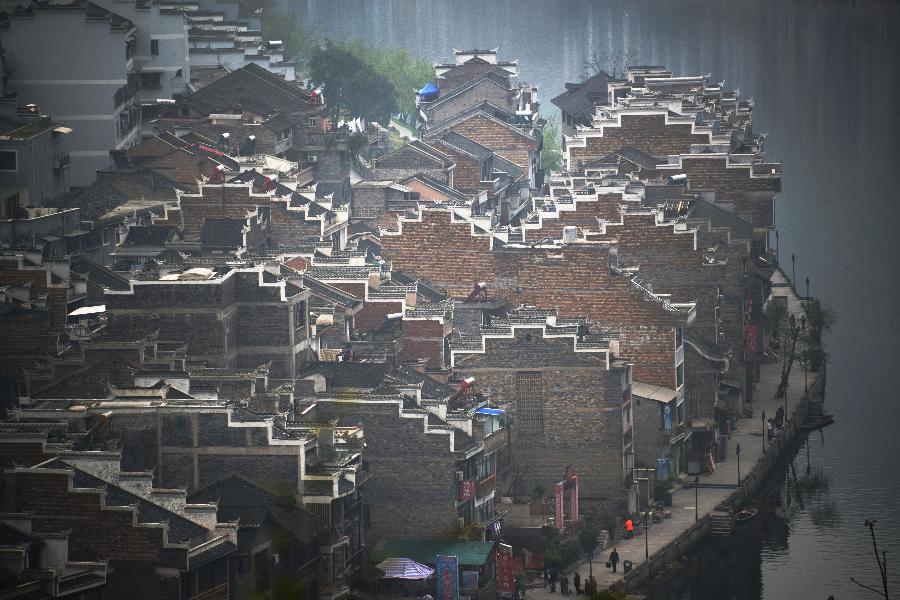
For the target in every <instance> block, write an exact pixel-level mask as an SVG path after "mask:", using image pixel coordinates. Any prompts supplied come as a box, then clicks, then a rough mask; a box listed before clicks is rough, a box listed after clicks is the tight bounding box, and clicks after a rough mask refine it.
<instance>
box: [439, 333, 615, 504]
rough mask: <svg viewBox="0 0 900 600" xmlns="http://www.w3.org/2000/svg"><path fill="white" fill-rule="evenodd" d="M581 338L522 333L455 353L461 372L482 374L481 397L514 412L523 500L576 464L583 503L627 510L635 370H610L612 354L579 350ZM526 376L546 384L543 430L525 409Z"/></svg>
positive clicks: (517, 468)
mask: <svg viewBox="0 0 900 600" xmlns="http://www.w3.org/2000/svg"><path fill="white" fill-rule="evenodd" d="M573 341H574V337H565V338H561V339H553V338H545V337H544V336H543V334H542V332H541V330H540V329H524V328H522V329H515V337H514V338H513V339H491V338H487V339H486V340H485V350H484V353H483V354H479V353H473V354H469V353H465V352H456V351H454V369H455V372H456V373H458V374H459V375H461V376H463V377H465V376H474V377H475V378H476V382H477V383H476V384H477V386H478V389H479V391H480V392H481V393H483V394H486V395H487V396H489V397H490V399H491V402H492V403H493V404H496V405H500V406H504V407H507V411H508V413H509V415H510V417H511V418H512V423H513V424H512V426H511V430H510V437H511V440H512V452H513V456H514V459H513V462H514V466H513V476H514V477H516V478H518V479H520V481H518V482H517V485H518V489H517V491H516V494H517V495H520V496H526V497H527V496H529V495H530V494H531V491H532V489H533V488H534V486H535V485H537V484H541V485H542V486H543V487H544V489H545V490H550V489H552V485H553V484H554V483H556V482H557V481H559V480H560V479H562V477H563V475H564V474H565V472H566V468H567V467H571V469H572V471H574V472H575V473H578V475H579V478H580V488H579V489H580V495H581V498H582V501H587V502H594V503H606V504H612V505H616V506H620V505H622V504H624V503H625V501H626V500H627V498H628V493H629V489H628V488H627V487H626V486H625V476H626V474H625V455H626V454H630V449H629V448H628V447H629V446H630V434H629V433H627V432H628V431H629V430H630V428H631V424H630V404H631V392H630V387H629V374H628V370H629V366H628V365H627V364H626V363H617V364H616V365H614V366H611V367H607V364H606V359H607V355H606V353H605V352H603V351H598V352H584V353H582V352H575V351H574V350H573ZM523 376H524V377H530V378H532V379H533V380H534V381H539V382H540V384H539V385H540V394H539V398H538V400H539V401H540V407H539V410H540V416H539V421H540V425H539V426H535V423H529V422H528V421H529V419H534V418H535V417H534V415H533V414H522V413H521V410H520V409H521V406H522V401H523V398H522V393H523V392H522V384H521V381H520V379H521V378H522V377H523ZM626 436H627V439H626Z"/></svg>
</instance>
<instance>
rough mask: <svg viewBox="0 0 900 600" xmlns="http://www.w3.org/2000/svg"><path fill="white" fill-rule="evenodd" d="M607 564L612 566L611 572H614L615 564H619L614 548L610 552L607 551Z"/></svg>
mask: <svg viewBox="0 0 900 600" xmlns="http://www.w3.org/2000/svg"><path fill="white" fill-rule="evenodd" d="M609 564H610V565H611V566H612V570H613V573H615V572H616V565H618V564H619V553H618V552H616V549H615V548H613V549H612V552H610V553H609Z"/></svg>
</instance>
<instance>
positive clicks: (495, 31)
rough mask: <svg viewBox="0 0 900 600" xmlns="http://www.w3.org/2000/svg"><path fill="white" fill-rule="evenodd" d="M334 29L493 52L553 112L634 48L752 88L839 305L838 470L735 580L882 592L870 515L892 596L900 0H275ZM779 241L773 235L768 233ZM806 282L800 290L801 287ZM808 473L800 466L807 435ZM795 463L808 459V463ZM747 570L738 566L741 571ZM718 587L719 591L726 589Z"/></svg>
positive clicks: (793, 589) (834, 447)
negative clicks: (600, 67)
mask: <svg viewBox="0 0 900 600" xmlns="http://www.w3.org/2000/svg"><path fill="white" fill-rule="evenodd" d="M275 1H276V2H279V3H280V6H281V7H283V8H284V9H286V10H290V11H291V12H292V13H294V14H295V15H296V18H297V19H298V20H300V21H302V22H305V23H308V24H312V25H315V26H317V27H320V28H321V29H323V30H324V31H325V32H327V33H328V34H330V35H333V36H336V37H363V38H367V39H369V40H371V41H373V42H376V43H378V44H384V45H391V46H399V47H403V48H406V49H408V50H410V51H413V52H416V53H418V54H420V55H422V56H423V57H425V58H427V59H428V60H429V61H433V62H437V61H442V62H443V61H447V60H450V58H451V54H452V50H453V48H459V49H464V48H469V49H471V48H495V47H499V48H500V51H501V56H502V57H503V58H506V59H518V61H519V68H520V79H521V80H523V81H528V82H529V83H534V84H537V85H538V86H539V87H540V93H541V100H542V103H543V111H544V112H545V113H546V114H551V113H552V112H553V106H552V105H551V104H550V98H552V97H553V96H555V95H557V94H559V93H560V92H561V91H562V90H563V84H564V83H565V82H566V81H577V80H578V78H579V75H580V73H581V72H582V69H583V64H584V61H585V59H586V57H588V56H589V55H590V54H591V53H596V54H598V55H611V54H614V53H616V52H622V51H625V52H630V53H631V55H632V56H633V57H634V62H640V63H642V64H661V65H666V66H668V67H669V68H670V69H672V70H673V71H674V72H675V73H677V74H690V75H693V74H703V73H708V72H711V73H712V77H713V81H721V80H723V79H724V80H725V81H726V84H727V85H728V86H733V87H739V88H740V89H741V93H742V95H743V96H745V97H753V98H754V100H755V108H754V127H755V129H756V130H757V131H761V132H762V131H768V132H770V135H769V137H768V143H767V154H768V157H769V158H770V159H774V160H781V161H783V162H784V176H783V192H782V194H781V195H780V197H779V200H778V208H777V223H778V229H779V234H780V235H779V246H780V248H779V254H780V257H781V262H782V265H784V266H785V270H786V271H787V272H788V273H789V274H790V271H791V260H790V257H791V254H792V253H793V254H794V255H795V256H796V276H797V279H798V280H799V281H801V282H805V278H806V277H809V279H810V291H811V293H812V294H813V295H815V296H818V297H820V298H821V299H822V300H823V301H824V302H825V303H827V304H828V305H830V306H831V307H833V308H834V309H835V311H836V312H837V314H838V319H839V320H838V323H837V325H836V326H835V328H834V330H833V331H832V333H831V335H830V337H829V339H828V344H829V346H830V353H831V367H830V368H829V371H828V375H829V380H828V401H827V407H828V410H829V412H832V413H834V415H835V417H836V419H837V424H836V425H834V426H832V427H830V428H828V429H827V430H826V431H825V433H824V441H822V440H821V439H820V438H819V437H817V436H814V437H813V438H812V441H811V444H810V463H811V466H812V472H813V473H818V472H819V470H821V473H822V475H823V476H824V480H826V481H827V482H828V485H827V486H824V489H818V488H817V489H816V490H815V491H814V492H811V494H812V495H813V496H814V498H813V499H811V500H809V501H807V502H803V503H802V504H803V505H802V507H801V506H799V503H798V502H797V501H796V500H795V501H794V502H793V503H792V504H791V506H790V507H785V508H784V510H780V511H779V512H778V515H780V514H782V513H783V514H784V518H782V517H780V516H777V515H771V516H769V517H768V518H767V519H766V520H765V527H763V528H762V529H763V530H762V534H761V544H759V545H758V546H761V548H760V549H758V550H756V551H758V552H760V553H761V554H760V557H759V559H757V560H749V561H744V562H745V563H746V564H749V565H750V566H751V567H750V570H751V571H755V572H754V573H751V574H750V575H749V579H747V578H745V576H743V575H742V576H741V577H740V582H741V583H740V585H739V586H738V588H740V589H736V590H732V591H731V592H729V595H731V596H733V597H735V598H741V599H747V600H756V599H765V600H777V599H783V598H790V599H791V600H806V599H810V600H812V599H815V600H824V599H825V598H826V597H827V596H828V595H829V594H834V595H835V597H836V598H839V599H848V598H866V597H872V598H876V597H877V596H875V594H873V593H871V592H867V591H865V590H862V589H861V588H858V587H856V586H855V585H854V584H853V583H851V582H850V580H849V578H850V577H857V578H859V579H861V580H863V581H864V582H866V583H868V584H871V585H876V584H878V582H879V576H878V570H877V567H876V565H875V560H874V558H873V554H872V545H871V539H870V538H869V536H868V531H867V530H866V529H865V528H864V526H863V521H864V519H866V518H874V519H877V521H878V524H877V529H876V531H877V534H878V535H879V542H880V545H881V548H882V549H883V550H886V551H887V552H888V564H889V572H890V574H891V577H890V578H891V586H892V591H893V592H894V593H895V594H900V477H898V475H897V471H895V469H897V468H898V464H897V463H898V460H897V459H898V458H900V416H898V415H900V411H898V407H897V406H896V405H895V404H894V403H895V402H898V400H900V398H898V394H897V389H898V387H900V385H898V379H897V375H898V374H900V351H898V350H897V344H898V340H900V276H898V272H900V270H898V267H897V263H896V262H895V261H896V260H898V259H900V235H898V225H897V222H898V215H900V205H898V204H900V194H898V193H897V192H896V189H895V187H894V186H893V183H894V182H893V181H892V175H895V174H896V173H898V172H900V153H898V150H900V111H898V106H900V4H897V3H894V2H877V1H871V2H867V1H863V0H859V1H856V2H849V1H834V0H832V1H828V0H807V1H796V2H790V1H787V0H769V1H766V0H746V1H741V0H733V1H728V2H714V1H682V2H674V1H672V0H657V1H651V0H632V1H627V0H611V1H597V2H588V1H579V0H561V1H558V2H549V1H548V2H538V1H535V0H452V1H450V0H447V1H446V2H438V1H436V0H433V1H424V0H423V1H419V2H416V1H415V0H371V1H365V0H275ZM773 245H774V236H773ZM804 287H805V284H802V285H800V286H798V288H799V289H800V291H801V292H803V291H805V290H804V289H803V288H804ZM797 461H798V472H799V474H800V476H801V478H802V477H803V473H805V469H806V464H805V463H806V455H805V449H804V450H803V452H802V453H801V454H800V455H799V456H798V458H797ZM801 467H802V468H801ZM745 575H746V574H745ZM708 597H710V598H713V597H716V598H719V597H724V596H722V595H721V593H716V594H715V595H709V596H708Z"/></svg>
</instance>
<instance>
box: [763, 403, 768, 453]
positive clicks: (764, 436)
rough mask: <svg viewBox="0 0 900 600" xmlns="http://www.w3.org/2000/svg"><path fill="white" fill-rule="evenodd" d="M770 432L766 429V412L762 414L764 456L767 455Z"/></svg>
mask: <svg viewBox="0 0 900 600" xmlns="http://www.w3.org/2000/svg"><path fill="white" fill-rule="evenodd" d="M767 433H768V430H767V429H766V411H765V410H763V412H762V441H763V454H765V453H766V434H767Z"/></svg>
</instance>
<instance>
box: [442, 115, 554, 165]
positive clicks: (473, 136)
mask: <svg viewBox="0 0 900 600" xmlns="http://www.w3.org/2000/svg"><path fill="white" fill-rule="evenodd" d="M450 131H456V132H457V133H461V134H462V135H464V136H466V137H467V138H469V139H470V140H473V141H475V142H478V143H479V144H481V145H482V146H485V147H487V148H490V149H491V150H493V151H494V154H497V155H498V156H502V157H503V158H505V159H506V160H508V161H510V162H511V163H513V164H515V165H518V166H519V167H521V168H523V169H525V171H526V172H527V171H528V167H529V162H530V154H529V153H530V152H531V151H534V150H536V149H537V145H538V142H537V141H535V140H533V139H530V138H529V136H527V135H525V134H524V133H521V132H517V131H515V130H513V129H511V128H510V127H507V126H505V125H503V124H501V123H497V121H495V120H493V119H491V118H489V117H487V116H486V115H483V114H475V115H473V116H472V117H470V118H468V119H466V120H465V121H462V122H461V123H457V124H456V125H453V126H452V127H450Z"/></svg>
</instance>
